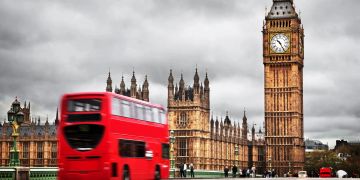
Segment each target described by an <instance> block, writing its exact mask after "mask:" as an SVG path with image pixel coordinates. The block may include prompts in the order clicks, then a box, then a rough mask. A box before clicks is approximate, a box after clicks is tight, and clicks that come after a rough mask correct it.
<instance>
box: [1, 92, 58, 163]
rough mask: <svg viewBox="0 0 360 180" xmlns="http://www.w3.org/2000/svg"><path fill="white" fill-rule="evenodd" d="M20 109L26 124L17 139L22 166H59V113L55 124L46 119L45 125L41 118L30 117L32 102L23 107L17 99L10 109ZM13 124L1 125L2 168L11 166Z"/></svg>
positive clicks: (23, 124) (22, 125) (22, 126)
mask: <svg viewBox="0 0 360 180" xmlns="http://www.w3.org/2000/svg"><path fill="white" fill-rule="evenodd" d="M15 108H19V109H20V111H21V112H22V113H23V114H24V122H23V123H22V124H21V125H20V128H19V137H18V139H17V144H18V146H17V147H18V149H19V152H20V153H19V159H20V165H21V166H35V167H36V166H37V167H51V166H53V167H55V166H57V145H58V143H57V135H56V133H57V126H58V124H59V120H58V113H56V118H55V121H53V123H51V124H50V122H49V120H48V119H46V122H45V123H44V124H40V117H38V118H37V119H35V118H33V119H31V118H30V117H31V116H30V110H31V106H30V102H29V103H28V104H27V103H26V102H25V103H24V106H23V107H21V104H20V102H19V101H18V100H17V98H16V99H15V101H14V102H13V103H12V104H11V107H10V109H15ZM12 130H13V129H12V127H11V124H10V123H8V122H4V123H3V124H2V125H0V166H9V154H10V150H11V149H12V146H13V138H12V137H11V134H12Z"/></svg>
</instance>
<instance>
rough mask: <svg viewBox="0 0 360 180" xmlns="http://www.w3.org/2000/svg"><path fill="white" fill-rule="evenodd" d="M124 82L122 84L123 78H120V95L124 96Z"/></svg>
mask: <svg viewBox="0 0 360 180" xmlns="http://www.w3.org/2000/svg"><path fill="white" fill-rule="evenodd" d="M125 91H126V90H125V82H124V76H121V82H120V94H121V95H125Z"/></svg>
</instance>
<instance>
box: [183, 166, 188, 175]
mask: <svg viewBox="0 0 360 180" xmlns="http://www.w3.org/2000/svg"><path fill="white" fill-rule="evenodd" d="M186 170H187V165H186V163H184V171H183V173H184V177H186Z"/></svg>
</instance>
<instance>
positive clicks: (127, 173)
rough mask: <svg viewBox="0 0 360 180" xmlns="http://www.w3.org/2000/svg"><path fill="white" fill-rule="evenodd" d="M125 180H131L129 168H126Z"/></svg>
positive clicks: (124, 171) (124, 172)
mask: <svg viewBox="0 0 360 180" xmlns="http://www.w3.org/2000/svg"><path fill="white" fill-rule="evenodd" d="M123 180H130V173H129V169H128V167H124V170H123Z"/></svg>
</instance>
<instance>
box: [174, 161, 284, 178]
mask: <svg viewBox="0 0 360 180" xmlns="http://www.w3.org/2000/svg"><path fill="white" fill-rule="evenodd" d="M179 170H180V174H179V176H180V177H181V178H186V176H187V175H188V171H190V178H195V173H194V165H193V164H192V163H190V164H187V163H183V162H181V163H180V166H179ZM230 170H231V176H232V177H234V178H235V177H249V178H250V177H252V178H254V177H256V168H255V166H253V167H251V168H248V169H239V168H238V167H237V166H236V165H233V166H232V167H231V169H230V168H229V166H225V168H224V176H225V178H227V177H229V172H230ZM263 177H264V178H272V177H277V174H276V172H275V170H274V169H272V170H269V171H265V172H264V173H263Z"/></svg>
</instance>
